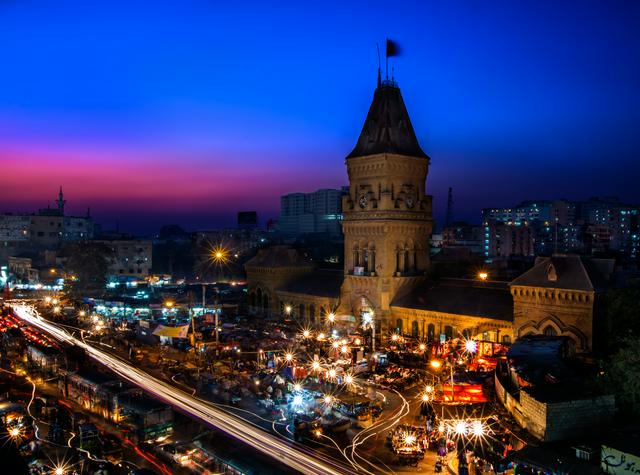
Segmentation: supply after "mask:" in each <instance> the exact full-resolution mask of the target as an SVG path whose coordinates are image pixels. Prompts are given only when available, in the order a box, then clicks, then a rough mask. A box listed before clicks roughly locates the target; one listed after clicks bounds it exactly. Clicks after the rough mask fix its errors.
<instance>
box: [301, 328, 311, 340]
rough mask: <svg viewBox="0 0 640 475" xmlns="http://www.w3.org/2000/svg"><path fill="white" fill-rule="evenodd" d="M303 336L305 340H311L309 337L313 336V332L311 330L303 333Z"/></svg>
mask: <svg viewBox="0 0 640 475" xmlns="http://www.w3.org/2000/svg"><path fill="white" fill-rule="evenodd" d="M302 336H303V337H305V338H309V336H311V332H310V331H309V330H305V331H303V332H302Z"/></svg>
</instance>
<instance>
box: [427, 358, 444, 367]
mask: <svg viewBox="0 0 640 475" xmlns="http://www.w3.org/2000/svg"><path fill="white" fill-rule="evenodd" d="M429 364H430V365H431V367H432V368H433V369H440V367H441V366H442V361H440V360H431V361H430V362H429Z"/></svg>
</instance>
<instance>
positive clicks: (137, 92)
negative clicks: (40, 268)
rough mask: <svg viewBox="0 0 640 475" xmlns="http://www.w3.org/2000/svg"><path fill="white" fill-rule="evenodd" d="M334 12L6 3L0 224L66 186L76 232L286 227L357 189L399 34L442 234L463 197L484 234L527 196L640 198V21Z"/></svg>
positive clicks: (402, 74)
mask: <svg viewBox="0 0 640 475" xmlns="http://www.w3.org/2000/svg"><path fill="white" fill-rule="evenodd" d="M112 5H113V4H112ZM260 8H265V7H264V6H259V5H256V6H255V9H256V10H259V9H260ZM335 8H338V7H335V6H334V7H331V6H327V7H326V8H322V9H321V8H316V9H315V10H314V11H310V10H309V11H301V10H300V9H299V8H298V9H292V8H289V9H286V8H284V7H283V9H282V10H279V11H271V10H268V9H267V10H266V11H264V12H262V13H264V15H260V14H255V15H252V16H251V18H243V17H241V16H239V15H240V13H239V10H238V11H235V10H233V8H232V7H229V6H216V7H215V8H214V7H211V6H206V5H204V4H198V3H192V4H189V5H188V6H180V7H179V6H172V7H168V6H164V5H160V6H158V7H157V8H154V10H153V11H150V10H149V9H148V5H145V4H144V3H141V4H137V5H135V6H131V7H127V8H126V9H125V7H124V6H119V7H117V5H116V7H112V8H107V7H104V6H99V5H98V6H95V5H92V6H89V5H81V4H78V5H74V8H70V6H69V7H67V8H60V7H56V8H54V7H48V6H40V7H39V8H37V9H34V8H29V7H27V6H26V5H22V4H21V5H18V4H6V5H3V6H2V7H0V14H2V15H3V16H4V17H5V19H6V23H7V28H4V29H3V31H2V32H0V40H2V42H3V43H4V44H13V45H16V46H15V47H14V48H13V49H12V50H10V51H8V52H7V54H6V55H5V65H6V66H7V70H9V71H11V72H12V73H11V74H8V75H5V76H3V77H2V78H0V161H1V162H2V169H3V171H4V172H5V173H3V174H2V177H0V187H2V189H3V190H5V192H4V193H3V195H2V199H1V200H0V208H1V209H0V212H4V211H14V212H20V211H22V212H25V211H26V212H32V211H35V210H37V209H38V208H42V207H46V205H47V202H51V204H53V199H54V196H55V193H56V192H57V190H58V186H59V185H62V186H63V187H64V190H65V195H66V196H67V198H68V201H69V205H68V208H69V212H70V214H79V215H83V214H84V213H85V212H86V209H87V207H91V209H92V214H93V215H94V216H95V217H96V219H97V221H98V222H99V223H101V224H103V226H104V227H105V228H110V227H111V228H112V227H115V223H116V221H118V222H119V223H120V227H121V228H122V230H125V231H131V232H152V231H156V230H157V229H158V226H159V225H161V224H170V223H176V224H180V225H182V226H183V227H185V228H187V229H205V228H212V227H216V226H225V225H230V224H232V223H233V222H234V221H235V213H236V212H237V211H240V210H248V209H255V210H257V211H258V213H259V215H260V218H261V220H262V221H264V220H265V219H267V218H269V217H276V216H277V214H278V211H279V203H280V196H281V195H284V194H287V193H292V192H299V191H303V192H310V191H314V190H316V189H318V188H339V187H341V186H343V185H344V184H346V182H347V176H346V173H345V172H344V168H343V167H344V157H345V156H346V155H347V154H348V153H349V151H350V150H351V149H352V148H353V146H354V145H355V142H356V140H357V137H358V134H359V132H360V129H361V127H362V123H363V121H364V117H365V114H366V110H367V106H368V104H369V102H370V100H371V96H372V94H373V90H374V88H375V80H376V68H377V57H376V51H375V43H376V42H380V43H382V42H383V41H384V38H385V36H387V35H388V36H389V37H391V38H393V39H395V40H397V41H398V42H399V43H400V44H401V46H402V47H403V49H404V53H405V54H404V55H403V56H402V57H400V58H397V59H396V58H393V60H392V61H391V63H390V64H391V65H392V66H393V67H394V69H395V77H396V79H397V80H398V82H399V85H400V88H401V89H402V92H403V95H404V98H405V101H406V104H407V108H408V110H409V114H410V115H411V118H412V121H413V125H414V128H415V130H416V134H417V136H418V140H419V141H420V143H421V145H422V147H423V149H424V150H425V152H426V153H427V154H428V155H429V156H431V158H432V162H431V168H430V175H429V187H428V189H427V191H428V192H429V193H431V194H433V195H434V211H435V215H436V219H438V220H439V221H440V222H442V221H443V218H444V212H445V207H446V192H447V189H448V187H449V186H452V187H453V188H454V200H455V217H456V218H458V219H467V220H472V221H476V222H477V221H479V217H480V209H481V208H483V207H492V206H509V205H511V204H515V203H517V202H519V201H522V200H524V199H528V198H530V199H549V198H569V199H585V198H588V197H589V196H594V195H616V196H619V197H620V198H621V200H623V201H631V202H634V201H635V202H637V201H638V200H639V196H638V191H637V190H636V189H635V187H634V178H635V176H637V174H638V172H639V171H640V170H639V166H638V165H637V163H634V158H635V157H636V156H637V155H638V151H640V140H639V139H638V138H637V137H636V134H635V123H637V119H638V117H637V115H638V112H637V111H638V110H640V108H639V107H638V106H639V105H640V97H639V94H638V93H637V91H636V86H635V85H636V84H637V83H638V79H640V78H639V76H640V72H639V70H638V67H637V66H636V65H635V64H637V61H636V60H637V56H638V51H639V50H640V48H638V46H639V45H640V35H639V34H638V32H637V31H635V30H636V29H635V24H636V23H637V20H638V19H639V16H640V8H638V7H637V6H624V7H622V6H621V7H619V8H618V9H617V10H616V9H613V8H610V7H605V6H602V5H598V4H596V3H593V4H591V5H583V7H582V8H581V9H580V10H579V11H578V10H576V9H574V8H573V7H572V6H570V5H568V4H567V5H560V6H558V5H552V4H551V3H549V4H543V5H538V6H537V8H535V9H534V7H525V6H514V5H511V4H508V3H506V4H500V3H499V2H494V3H493V4H491V5H490V6H487V7H486V8H483V9H478V8H475V7H473V6H471V5H470V4H465V5H463V6H449V5H447V6H436V5H427V6H424V5H422V4H418V3H416V4H412V3H410V2H409V3H404V4H401V5H400V6H399V7H398V8H396V9H395V10H393V11H391V12H389V11H385V10H384V8H383V6H382V4H381V5H378V6H374V7H372V8H370V9H368V10H366V11H363V9H362V8H357V7H354V6H348V7H347V6H342V7H340V10H341V14H340V15H335V12H334V11H333V10H334V9H335ZM49 9H50V10H49ZM309 9H311V7H309ZM256 13H257V12H256ZM309 16H312V17H313V19H312V20H311V19H309V20H305V18H308V17H309ZM523 18H526V19H527V21H526V22H524V23H522V19H523ZM354 19H358V20H360V21H353V20H354ZM265 20H268V21H265ZM212 22H213V24H214V26H212V24H211V23H212ZM328 24H331V29H328V28H327V27H326V25H328ZM52 25H54V26H52ZM116 31H117V32H118V35H115V34H113V32H116ZM110 32H111V33H110ZM336 33H337V34H336ZM79 39H82V41H78V40H79ZM382 53H383V54H384V51H383V52H382ZM383 63H384V61H383ZM383 67H384V64H383ZM390 73H391V72H390ZM383 74H384V71H383ZM560 190H562V191H560ZM230 210H232V211H230ZM140 215H143V216H144V218H142V219H141V218H140Z"/></svg>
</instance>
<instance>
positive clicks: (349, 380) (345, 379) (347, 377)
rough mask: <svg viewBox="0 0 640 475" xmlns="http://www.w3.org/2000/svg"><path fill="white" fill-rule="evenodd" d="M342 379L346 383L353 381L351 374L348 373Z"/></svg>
mask: <svg viewBox="0 0 640 475" xmlns="http://www.w3.org/2000/svg"><path fill="white" fill-rule="evenodd" d="M344 381H345V382H346V383H347V384H351V383H353V376H351V375H350V374H348V375H347V376H346V378H344Z"/></svg>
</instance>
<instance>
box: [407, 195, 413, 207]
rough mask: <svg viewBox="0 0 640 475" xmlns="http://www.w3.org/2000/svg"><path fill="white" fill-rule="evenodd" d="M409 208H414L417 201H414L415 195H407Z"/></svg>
mask: <svg viewBox="0 0 640 475" xmlns="http://www.w3.org/2000/svg"><path fill="white" fill-rule="evenodd" d="M406 203H407V208H413V205H414V204H415V202H414V201H413V196H407V200H406Z"/></svg>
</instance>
